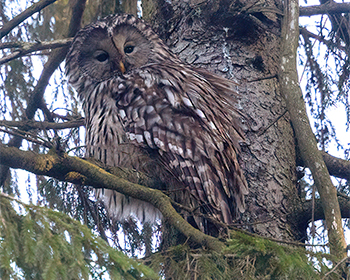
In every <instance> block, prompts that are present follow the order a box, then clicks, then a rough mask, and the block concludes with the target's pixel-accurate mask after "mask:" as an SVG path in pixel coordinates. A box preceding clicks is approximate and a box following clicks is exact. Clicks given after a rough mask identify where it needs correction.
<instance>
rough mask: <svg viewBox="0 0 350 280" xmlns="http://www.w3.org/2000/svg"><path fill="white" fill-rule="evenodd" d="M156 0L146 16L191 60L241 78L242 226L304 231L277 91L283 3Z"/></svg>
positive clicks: (267, 232) (279, 232)
mask: <svg viewBox="0 0 350 280" xmlns="http://www.w3.org/2000/svg"><path fill="white" fill-rule="evenodd" d="M155 2H156V1H153V2H151V3H152V5H153V6H152V5H151V4H149V5H147V7H146V9H145V10H144V12H145V11H147V13H148V14H144V17H145V18H146V19H148V20H149V21H151V22H152V23H153V26H154V27H155V28H156V29H157V31H158V34H160V36H161V37H162V39H163V40H164V41H165V42H166V43H167V44H168V45H169V46H171V48H172V50H173V52H175V53H176V54H178V55H179V57H180V58H181V59H182V60H184V61H186V62H187V63H190V64H193V65H195V66H197V67H203V68H206V69H208V70H209V71H212V72H215V73H217V74H219V75H221V76H224V77H226V78H229V79H232V80H234V81H235V82H237V84H238V85H237V91H238V92H239V95H240V109H241V111H242V113H243V114H244V115H245V123H244V126H245V132H246V135H247V143H246V145H245V146H242V155H241V156H242V162H243V166H244V169H245V172H246V177H247V179H248V182H249V191H250V194H249V195H248V196H247V197H246V203H247V209H246V212H245V213H244V215H243V216H242V219H241V220H240V221H237V222H238V223H240V227H241V228H244V229H248V230H249V231H252V232H254V233H258V234H260V235H263V236H270V237H275V238H279V239H286V240H295V239H297V240H298V239H300V237H302V236H303V234H301V233H300V232H299V231H298V225H296V224H295V223H294V220H293V219H289V217H292V215H290V214H292V213H291V210H293V209H294V206H293V205H294V202H295V201H297V200H298V197H297V191H296V176H295V169H296V164H295V142H294V137H293V131H292V128H291V125H290V122H289V117H288V115H287V114H285V111H286V108H285V104H284V102H283V98H282V96H281V93H280V90H279V84H278V80H277V73H278V69H279V67H278V66H279V53H280V47H279V44H280V40H279V36H280V13H281V1H277V2H276V3H277V4H278V5H276V3H274V2H269V3H268V6H269V9H266V10H267V11H273V12H267V13H265V12H254V13H252V14H250V13H249V11H248V12H247V10H248V9H249V7H251V6H253V2H251V1H241V2H231V1H208V2H207V1H204V2H203V1H188V2H184V1H172V4H171V5H170V4H169V3H168V2H167V1H160V2H157V5H156V4H155Z"/></svg>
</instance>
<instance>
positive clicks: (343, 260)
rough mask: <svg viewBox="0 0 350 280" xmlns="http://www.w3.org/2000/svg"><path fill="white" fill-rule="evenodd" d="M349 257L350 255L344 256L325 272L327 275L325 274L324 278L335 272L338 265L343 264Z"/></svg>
mask: <svg viewBox="0 0 350 280" xmlns="http://www.w3.org/2000/svg"><path fill="white" fill-rule="evenodd" d="M347 259H349V257H345V258H343V259H342V260H341V261H340V262H338V263H337V264H336V265H335V266H334V267H333V268H332V269H331V270H330V271H328V272H327V273H326V274H325V276H323V278H322V280H324V279H326V277H327V276H328V275H329V274H331V273H333V272H334V271H335V270H336V269H337V267H338V266H339V265H341V264H342V263H343V262H345V261H346V260H347Z"/></svg>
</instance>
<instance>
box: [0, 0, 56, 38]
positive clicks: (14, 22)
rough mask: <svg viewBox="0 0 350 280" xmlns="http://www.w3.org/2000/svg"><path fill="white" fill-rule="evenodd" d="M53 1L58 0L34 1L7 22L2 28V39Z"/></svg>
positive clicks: (0, 36)
mask: <svg viewBox="0 0 350 280" xmlns="http://www.w3.org/2000/svg"><path fill="white" fill-rule="evenodd" d="M53 2H56V0H41V1H39V2H37V3H34V4H33V5H31V6H30V7H29V8H27V9H26V10H24V11H23V12H22V13H20V14H19V15H17V16H16V17H14V18H13V19H12V20H10V21H9V22H7V23H5V24H4V25H3V26H2V28H1V29H0V39H1V38H2V37H4V36H6V35H7V34H8V33H10V31H11V30H12V29H13V28H15V27H16V26H17V25H19V24H20V23H21V22H23V21H24V20H26V19H27V18H29V17H30V16H31V15H33V14H35V13H36V12H39V11H40V10H42V9H43V8H45V7H46V6H48V5H50V4H52V3H53Z"/></svg>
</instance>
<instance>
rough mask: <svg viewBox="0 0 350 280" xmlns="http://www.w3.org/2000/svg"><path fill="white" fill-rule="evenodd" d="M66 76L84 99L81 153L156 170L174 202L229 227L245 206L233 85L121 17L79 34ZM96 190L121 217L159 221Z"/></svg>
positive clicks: (151, 212) (140, 205) (150, 211)
mask: <svg viewBox="0 0 350 280" xmlns="http://www.w3.org/2000/svg"><path fill="white" fill-rule="evenodd" d="M66 74H67V76H68V78H69V83H70V84H71V85H72V86H73V87H74V88H75V90H76V91H77V92H78V95H79V97H80V99H81V100H82V101H83V108H84V112H85V119H86V145H87V153H88V156H90V157H94V158H96V159H98V160H100V161H102V162H103V163H105V164H107V165H110V166H119V167H126V168H133V169H136V170H138V171H141V172H145V173H147V174H151V175H152V176H154V177H157V176H158V177H160V178H161V180H162V181H163V182H165V185H166V186H167V187H168V188H169V189H168V191H169V193H170V194H171V195H172V197H173V198H174V200H175V201H177V202H178V203H181V204H184V205H185V206H187V207H189V208H192V209H197V210H198V209H200V212H201V214H204V215H208V216H210V217H212V218H215V219H216V220H218V221H221V222H224V223H227V224H231V223H232V222H233V220H234V219H235V217H236V215H237V214H238V213H239V212H244V208H245V206H244V195H246V194H247V193H248V187H247V182H246V179H245V177H244V174H243V172H242V169H241V167H240V164H239V161H238V153H239V152H240V142H242V141H244V136H243V134H242V131H241V129H240V123H241V115H240V113H239V112H238V110H237V108H236V107H237V106H236V103H237V94H236V92H235V90H234V89H235V87H236V85H235V84H234V83H233V82H231V81H229V80H227V79H224V78H221V77H219V76H216V75H214V74H211V73H209V72H207V71H205V70H202V69H198V68H195V67H193V66H191V65H189V64H186V63H184V62H182V61H181V60H180V59H179V58H178V57H177V56H176V55H174V54H173V53H172V52H171V51H170V50H169V48H168V47H167V46H166V45H165V44H164V43H163V42H162V40H161V39H160V38H159V37H158V36H157V34H156V33H155V32H154V31H152V29H151V28H150V27H149V25H147V23H146V22H144V21H143V20H141V19H139V18H136V17H134V16H132V15H127V14H121V15H113V16H108V17H106V18H103V19H101V20H99V21H97V22H95V23H93V24H90V25H88V26H86V27H85V28H83V29H82V30H80V31H79V32H78V33H77V35H76V37H75V39H74V41H73V43H72V46H71V48H70V51H69V53H68V54H67V57H66ZM170 186H177V187H173V189H171V190H170V188H171V187H170ZM179 186H180V187H179ZM97 196H98V197H99V198H100V199H102V200H103V201H104V203H105V205H106V207H107V209H108V211H109V213H110V214H112V215H113V216H114V217H115V218H116V219H118V220H120V221H121V220H123V219H125V218H127V217H129V216H134V217H136V218H137V219H139V220H140V221H154V220H155V219H157V218H159V217H160V213H159V212H158V210H157V209H156V208H154V207H153V206H152V205H150V204H148V203H147V202H143V201H141V200H137V199H134V198H131V197H127V196H124V195H123V194H120V193H117V192H115V191H112V190H107V189H104V190H98V191H97ZM193 213H195V211H194V212H193ZM193 213H188V214H187V215H188V216H190V215H195V214H193ZM202 216H203V215H202ZM194 220H196V217H195V218H194ZM196 221H199V219H198V217H197V220H196ZM198 223H200V222H198ZM198 226H199V227H203V225H198Z"/></svg>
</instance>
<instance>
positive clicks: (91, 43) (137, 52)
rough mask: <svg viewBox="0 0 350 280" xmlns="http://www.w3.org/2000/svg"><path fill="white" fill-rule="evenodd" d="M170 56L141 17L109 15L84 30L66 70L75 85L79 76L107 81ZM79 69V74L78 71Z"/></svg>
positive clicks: (74, 42)
mask: <svg viewBox="0 0 350 280" xmlns="http://www.w3.org/2000/svg"><path fill="white" fill-rule="evenodd" d="M164 57H169V51H168V48H167V47H166V46H165V45H164V43H163V42H162V41H161V40H160V39H159V38H158V36H157V34H155V33H154V32H153V31H152V29H151V28H150V27H149V26H148V25H147V24H146V23H145V22H144V21H143V20H141V19H138V18H136V17H134V16H131V15H127V14H122V15H114V16H108V17H106V18H104V19H102V20H100V21H97V22H95V23H93V24H90V25H88V26H86V27H85V28H83V29H82V30H80V31H79V32H78V33H77V35H76V37H75V39H74V41H73V44H72V46H71V49H70V51H69V53H68V55H67V57H66V71H67V74H68V75H69V76H70V81H71V82H72V83H73V84H74V81H76V82H77V79H78V76H77V77H76V78H74V77H73V76H74V75H79V76H85V77H89V79H90V80H91V81H96V82H99V81H104V80H108V79H110V78H112V77H116V76H122V75H124V74H128V73H130V72H132V71H133V70H134V69H139V68H142V67H143V66H145V65H147V64H150V63H157V62H158V63H159V61H161V60H162V58H163V60H164ZM77 72H78V73H77Z"/></svg>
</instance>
